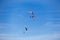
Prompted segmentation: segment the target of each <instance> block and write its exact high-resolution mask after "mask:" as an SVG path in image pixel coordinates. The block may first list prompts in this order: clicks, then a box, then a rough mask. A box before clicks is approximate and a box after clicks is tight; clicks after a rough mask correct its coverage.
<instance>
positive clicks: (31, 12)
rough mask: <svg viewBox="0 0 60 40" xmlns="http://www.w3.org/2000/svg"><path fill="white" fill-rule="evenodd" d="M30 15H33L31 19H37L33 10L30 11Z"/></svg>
mask: <svg viewBox="0 0 60 40" xmlns="http://www.w3.org/2000/svg"><path fill="white" fill-rule="evenodd" d="M29 13H30V14H31V16H30V18H35V15H34V12H33V11H32V10H29Z"/></svg>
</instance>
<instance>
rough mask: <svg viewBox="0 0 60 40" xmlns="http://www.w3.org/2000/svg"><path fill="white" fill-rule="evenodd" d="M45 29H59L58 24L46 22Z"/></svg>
mask: <svg viewBox="0 0 60 40" xmlns="http://www.w3.org/2000/svg"><path fill="white" fill-rule="evenodd" d="M44 26H46V27H60V24H54V22H47V23H45V24H44Z"/></svg>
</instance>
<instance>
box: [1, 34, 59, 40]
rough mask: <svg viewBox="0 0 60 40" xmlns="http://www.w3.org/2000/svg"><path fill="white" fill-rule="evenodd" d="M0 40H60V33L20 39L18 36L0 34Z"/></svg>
mask: <svg viewBox="0 0 60 40" xmlns="http://www.w3.org/2000/svg"><path fill="white" fill-rule="evenodd" d="M0 38H1V39H4V40H54V39H57V38H60V33H58V34H44V35H35V36H26V37H20V36H18V35H17V34H0Z"/></svg>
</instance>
